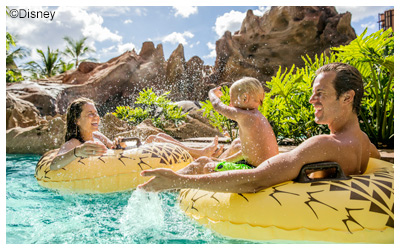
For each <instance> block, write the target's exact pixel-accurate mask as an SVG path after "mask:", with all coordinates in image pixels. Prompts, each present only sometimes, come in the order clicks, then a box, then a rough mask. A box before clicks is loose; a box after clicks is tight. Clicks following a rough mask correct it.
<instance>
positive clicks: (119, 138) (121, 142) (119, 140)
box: [111, 136, 126, 148]
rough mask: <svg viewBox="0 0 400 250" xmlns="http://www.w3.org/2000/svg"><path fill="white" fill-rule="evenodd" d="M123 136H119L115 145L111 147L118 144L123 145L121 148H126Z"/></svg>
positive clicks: (114, 142)
mask: <svg viewBox="0 0 400 250" xmlns="http://www.w3.org/2000/svg"><path fill="white" fill-rule="evenodd" d="M122 139H123V137H121V136H118V137H117V138H115V139H114V141H113V145H112V147H111V148H117V146H118V145H120V146H121V148H126V143H125V142H124V141H122Z"/></svg>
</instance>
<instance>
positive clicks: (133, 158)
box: [35, 143, 193, 193]
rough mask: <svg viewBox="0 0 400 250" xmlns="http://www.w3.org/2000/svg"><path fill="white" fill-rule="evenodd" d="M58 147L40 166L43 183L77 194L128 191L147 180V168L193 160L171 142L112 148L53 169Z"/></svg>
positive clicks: (180, 165)
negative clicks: (143, 174)
mask: <svg viewBox="0 0 400 250" xmlns="http://www.w3.org/2000/svg"><path fill="white" fill-rule="evenodd" d="M57 152H58V149H56V150H52V151H49V152H47V153H45V154H44V155H43V156H42V158H40V160H39V162H38V163H37V165H36V171H35V178H36V179H37V181H38V183H39V185H41V186H43V187H46V188H50V189H56V190H60V191H70V192H74V193H112V192H120V191H127V190H132V189H134V188H136V187H137V186H138V185H139V184H142V183H144V182H145V181H147V180H148V179H150V178H149V177H142V176H140V172H141V171H142V170H145V169H154V168H170V169H172V170H174V171H177V170H179V169H182V168H184V167H185V166H187V165H188V164H189V163H190V162H192V161H193V159H192V157H191V156H190V154H189V153H188V152H187V151H186V150H184V149H182V148H181V147H179V146H175V145H173V144H168V143H152V144H146V145H143V146H141V147H139V148H135V149H130V150H108V152H107V154H105V155H103V156H100V157H88V158H77V159H76V160H74V161H73V162H71V163H70V164H68V165H67V166H65V167H64V168H62V169H59V170H50V164H51V162H52V160H53V159H54V157H55V156H56V155H57Z"/></svg>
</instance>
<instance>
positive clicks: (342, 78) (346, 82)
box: [315, 62, 364, 114]
mask: <svg viewBox="0 0 400 250" xmlns="http://www.w3.org/2000/svg"><path fill="white" fill-rule="evenodd" d="M331 71H332V72H335V73H336V77H335V79H334V80H333V85H334V88H335V90H336V97H337V98H339V97H340V96H341V95H342V94H343V93H346V92H347V91H349V90H354V92H355V95H354V101H353V111H355V113H356V114H358V113H359V111H360V109H361V99H362V97H363V95H364V84H363V81H362V76H361V73H360V72H359V71H358V69H356V68H355V67H353V66H351V65H349V64H346V63H339V62H337V63H329V64H326V65H324V66H322V67H321V68H319V69H318V70H317V71H316V72H315V75H316V76H318V75H319V74H321V73H323V72H331Z"/></svg>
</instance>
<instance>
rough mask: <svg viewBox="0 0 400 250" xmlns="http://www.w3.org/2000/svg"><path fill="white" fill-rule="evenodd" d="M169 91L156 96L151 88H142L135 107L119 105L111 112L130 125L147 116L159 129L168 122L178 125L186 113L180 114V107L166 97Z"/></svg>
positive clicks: (138, 122)
mask: <svg viewBox="0 0 400 250" xmlns="http://www.w3.org/2000/svg"><path fill="white" fill-rule="evenodd" d="M169 93H170V92H166V93H163V94H161V95H159V96H158V95H156V94H155V93H154V92H153V90H152V89H144V90H142V91H141V92H140V93H139V97H138V98H137V99H136V102H135V104H136V107H130V106H119V107H117V108H116V110H115V112H113V113H112V114H113V115H115V116H116V117H117V118H119V119H121V120H124V121H127V122H128V123H130V124H132V125H138V124H140V123H141V122H142V121H144V120H145V119H147V118H149V119H151V120H152V122H153V125H154V126H156V127H158V128H161V129H163V128H164V127H165V125H166V124H167V123H169V122H172V123H174V124H175V126H178V125H179V123H181V122H183V121H184V120H185V117H186V115H187V113H184V114H182V108H180V107H178V106H177V105H175V104H173V103H172V101H171V100H170V99H168V98H167V96H168V95H169Z"/></svg>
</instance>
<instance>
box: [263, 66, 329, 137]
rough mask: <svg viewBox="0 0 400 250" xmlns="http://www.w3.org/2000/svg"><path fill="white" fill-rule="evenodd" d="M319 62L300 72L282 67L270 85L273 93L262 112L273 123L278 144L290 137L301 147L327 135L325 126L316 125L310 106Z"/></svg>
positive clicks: (298, 69)
mask: <svg viewBox="0 0 400 250" xmlns="http://www.w3.org/2000/svg"><path fill="white" fill-rule="evenodd" d="M318 63H320V61H319V60H318V61H317V62H316V63H314V64H311V65H309V64H306V67H304V68H296V70H295V66H294V65H293V66H292V68H291V69H290V70H289V71H288V70H287V69H286V70H285V71H284V72H282V69H281V68H279V70H278V72H277V73H276V76H274V77H272V79H271V81H269V82H266V86H267V87H268V88H269V89H270V91H269V92H268V93H266V94H265V98H264V103H263V105H262V106H261V107H260V108H259V110H260V112H261V113H262V114H263V115H264V116H265V117H266V118H267V119H268V121H269V122H270V123H271V126H272V128H273V130H274V133H275V135H276V137H277V139H278V142H279V140H282V139H285V138H290V139H293V140H294V142H295V143H296V144H298V143H300V142H301V141H303V140H304V139H306V138H309V137H311V136H314V135H316V134H321V133H325V132H327V129H326V128H325V127H323V126H319V125H318V124H316V123H315V122H314V115H313V113H314V110H313V108H312V106H311V105H310V104H309V103H308V100H309V98H310V96H311V82H312V80H313V78H314V74H315V73H314V70H313V68H315V67H317V66H316V64H318Z"/></svg>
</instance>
